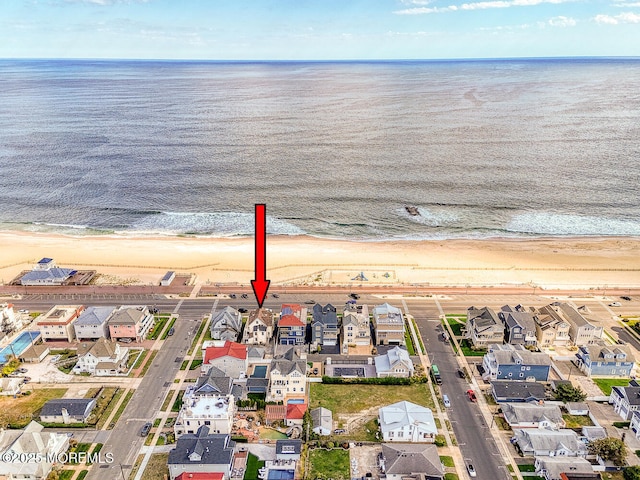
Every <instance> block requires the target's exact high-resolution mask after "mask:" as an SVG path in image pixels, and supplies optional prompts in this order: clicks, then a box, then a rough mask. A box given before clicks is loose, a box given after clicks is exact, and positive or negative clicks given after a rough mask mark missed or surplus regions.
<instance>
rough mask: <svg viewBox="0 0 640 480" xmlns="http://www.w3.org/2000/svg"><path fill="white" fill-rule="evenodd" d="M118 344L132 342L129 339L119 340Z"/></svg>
mask: <svg viewBox="0 0 640 480" xmlns="http://www.w3.org/2000/svg"><path fill="white" fill-rule="evenodd" d="M118 342H121V343H131V342H133V340H132V339H131V338H121V339H120V340H118Z"/></svg>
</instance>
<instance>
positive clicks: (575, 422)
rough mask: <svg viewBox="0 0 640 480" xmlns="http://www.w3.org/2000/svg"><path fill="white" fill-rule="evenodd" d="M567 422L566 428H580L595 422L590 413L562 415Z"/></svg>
mask: <svg viewBox="0 0 640 480" xmlns="http://www.w3.org/2000/svg"><path fill="white" fill-rule="evenodd" d="M562 418H564V421H565V423H566V424H567V426H566V428H580V427H591V426H593V422H592V421H591V418H589V416H588V415H568V414H564V415H562Z"/></svg>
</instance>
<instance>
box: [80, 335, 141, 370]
mask: <svg viewBox="0 0 640 480" xmlns="http://www.w3.org/2000/svg"><path fill="white" fill-rule="evenodd" d="M77 356H78V361H77V362H76V364H75V366H74V367H73V369H72V370H71V372H72V373H75V374H81V373H89V374H91V375H96V376H111V375H118V374H123V373H126V372H127V359H128V358H129V348H127V347H123V346H121V345H120V344H119V343H116V342H111V341H109V340H107V339H106V338H104V337H103V338H100V339H99V340H98V341H97V342H93V343H82V344H80V345H78V350H77Z"/></svg>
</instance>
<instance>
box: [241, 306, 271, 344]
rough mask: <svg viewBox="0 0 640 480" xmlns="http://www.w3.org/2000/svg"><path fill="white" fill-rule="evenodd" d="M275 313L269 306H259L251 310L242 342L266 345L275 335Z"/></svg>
mask: <svg viewBox="0 0 640 480" xmlns="http://www.w3.org/2000/svg"><path fill="white" fill-rule="evenodd" d="M274 323H275V320H274V313H273V311H272V310H269V309H268V308H259V309H257V310H251V311H250V312H249V319H248V320H247V324H246V325H245V326H244V333H243V335H242V343H246V344H248V345H266V344H267V343H269V342H270V341H271V338H272V337H273V326H274Z"/></svg>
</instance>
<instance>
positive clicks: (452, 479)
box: [444, 473, 459, 480]
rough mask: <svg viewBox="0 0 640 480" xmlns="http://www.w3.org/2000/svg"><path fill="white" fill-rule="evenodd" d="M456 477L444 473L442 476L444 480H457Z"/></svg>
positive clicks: (453, 474)
mask: <svg viewBox="0 0 640 480" xmlns="http://www.w3.org/2000/svg"><path fill="white" fill-rule="evenodd" d="M458 478H459V477H458V475H456V474H455V473H445V474H444V480H458Z"/></svg>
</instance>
